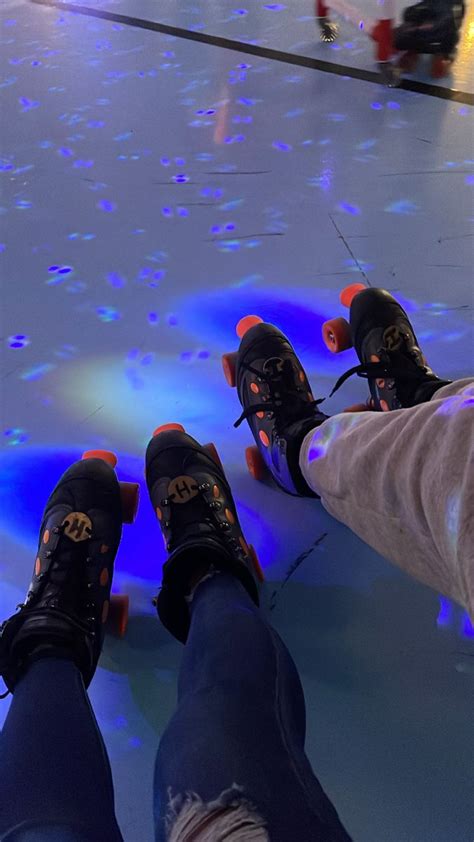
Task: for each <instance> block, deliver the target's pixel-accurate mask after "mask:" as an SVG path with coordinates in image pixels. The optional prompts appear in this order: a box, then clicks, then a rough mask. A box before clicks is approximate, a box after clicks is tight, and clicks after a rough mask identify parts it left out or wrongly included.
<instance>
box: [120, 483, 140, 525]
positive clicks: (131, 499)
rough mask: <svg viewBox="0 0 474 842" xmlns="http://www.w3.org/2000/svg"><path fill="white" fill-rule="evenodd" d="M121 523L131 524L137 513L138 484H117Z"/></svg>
mask: <svg viewBox="0 0 474 842" xmlns="http://www.w3.org/2000/svg"><path fill="white" fill-rule="evenodd" d="M119 486H120V499H121V501H122V521H123V523H133V522H134V520H135V518H136V516H137V511H138V501H139V499H140V486H139V485H138V482H119Z"/></svg>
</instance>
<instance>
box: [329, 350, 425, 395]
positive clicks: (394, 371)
mask: <svg viewBox="0 0 474 842" xmlns="http://www.w3.org/2000/svg"><path fill="white" fill-rule="evenodd" d="M386 353H387V355H388V356H389V357H390V351H387V352H386ZM415 366H416V367H415ZM354 374H357V375H358V377H363V378H365V379H366V380H368V379H369V378H379V377H380V378H383V379H390V380H396V379H397V378H398V379H399V380H400V381H401V382H405V383H408V382H409V381H411V382H412V383H413V385H414V384H415V383H421V382H422V381H423V380H424V379H425V377H426V371H425V370H424V369H422V368H420V366H418V365H417V364H416V363H414V367H413V368H412V367H409V366H401V365H397V364H396V363H393V362H392V361H390V362H389V363H383V362H379V363H360V364H359V365H355V366H354V367H353V368H350V369H349V371H346V372H345V374H342V375H341V377H340V378H339V380H338V381H337V383H336V385H335V386H334V389H333V390H332V392H331V394H330V395H329V397H330V398H331V397H332V396H333V394H334V392H337V390H338V389H340V387H341V386H342V385H343V383H345V382H346V380H348V379H349V377H352V376H353V375H354Z"/></svg>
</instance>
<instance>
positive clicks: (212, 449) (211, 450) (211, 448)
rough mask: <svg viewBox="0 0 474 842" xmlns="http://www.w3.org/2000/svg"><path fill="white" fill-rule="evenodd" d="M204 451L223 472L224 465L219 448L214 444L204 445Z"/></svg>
mask: <svg viewBox="0 0 474 842" xmlns="http://www.w3.org/2000/svg"><path fill="white" fill-rule="evenodd" d="M202 449H203V450H205V451H206V453H207V455H208V456H210V457H211V459H212V460H213V462H215V463H216V465H217V467H218V468H220V469H221V471H223V470H224V465H223V464H222V462H221V457H220V456H219V454H218V452H217V447H216V446H215V444H213V442H210V443H209V444H203V445H202Z"/></svg>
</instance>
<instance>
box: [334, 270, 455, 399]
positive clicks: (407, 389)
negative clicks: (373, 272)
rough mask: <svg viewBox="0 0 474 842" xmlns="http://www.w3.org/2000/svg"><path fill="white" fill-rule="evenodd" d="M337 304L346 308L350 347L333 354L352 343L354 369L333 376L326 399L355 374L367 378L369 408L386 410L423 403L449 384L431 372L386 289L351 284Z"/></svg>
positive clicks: (396, 303)
mask: <svg viewBox="0 0 474 842" xmlns="http://www.w3.org/2000/svg"><path fill="white" fill-rule="evenodd" d="M341 301H342V303H343V304H345V306H347V307H350V333H351V339H352V343H351V342H348V343H345V344H344V345H342V344H341V346H340V347H339V348H338V349H336V350H344V349H345V348H347V347H350V345H351V344H353V346H354V348H355V350H356V353H357V356H358V357H359V360H360V365H358V366H355V367H354V368H351V369H350V370H349V371H347V372H346V373H345V374H344V375H343V376H342V377H340V378H339V380H338V381H337V383H336V385H335V387H334V389H333V390H332V392H331V395H333V394H334V392H335V391H336V390H337V389H339V387H340V386H342V384H343V383H344V382H345V381H346V380H347V379H348V377H351V376H352V375H353V374H358V375H359V376H360V377H366V378H367V379H368V383H369V389H370V394H371V398H370V408H372V409H375V410H382V411H383V412H388V411H390V410H394V409H401V408H402V407H409V406H416V405H417V404H420V403H424V402H425V401H429V400H430V399H431V396H432V395H433V394H434V392H436V391H437V389H440V388H441V386H446V385H447V384H448V383H450V382H451V381H449V380H441V379H440V378H439V377H437V375H436V374H434V372H433V371H432V370H431V368H430V367H429V365H428V363H427V361H426V358H425V356H424V354H423V353H422V351H421V349H420V346H419V343H418V340H417V338H416V335H415V331H414V330H413V327H412V326H411V324H410V320H409V318H408V316H407V314H406V312H405V310H404V309H403V307H402V306H401V305H400V304H399V303H398V301H396V300H395V298H393V297H392V296H391V295H390V293H388V292H387V291H386V290H383V289H371V288H370V289H368V288H367V287H363V286H362V285H361V284H353V285H351V286H349V287H347V288H346V289H345V290H343V292H342V293H341ZM334 321H335V322H336V321H341V322H342V321H344V320H342V319H340V320H334ZM328 324H331V323H328ZM333 324H334V322H333Z"/></svg>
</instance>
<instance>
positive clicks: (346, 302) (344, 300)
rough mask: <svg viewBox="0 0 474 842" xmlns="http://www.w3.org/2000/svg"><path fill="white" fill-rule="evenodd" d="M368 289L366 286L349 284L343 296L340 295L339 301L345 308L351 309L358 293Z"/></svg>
mask: <svg viewBox="0 0 474 842" xmlns="http://www.w3.org/2000/svg"><path fill="white" fill-rule="evenodd" d="M364 289H367V287H366V286H364V284H349V286H347V287H344V289H343V290H342V292H341V294H340V295H339V301H340V302H341V304H342V306H343V307H350V306H351V304H352V300H353V298H355V296H356V295H357V293H359V292H362V290H364Z"/></svg>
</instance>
